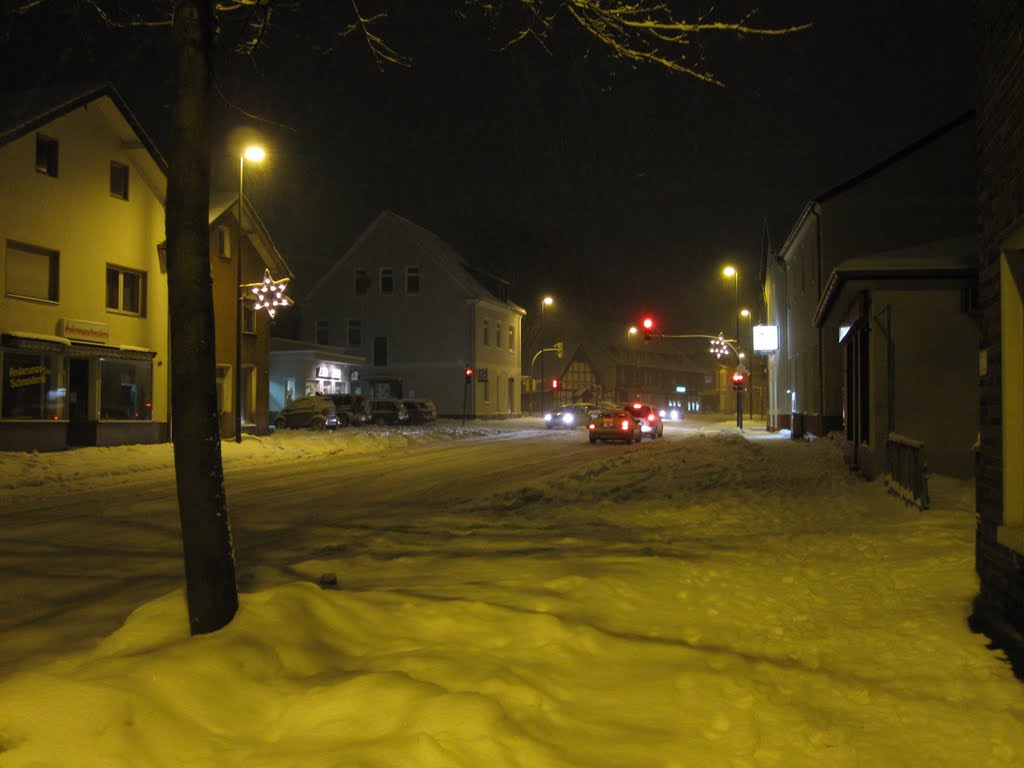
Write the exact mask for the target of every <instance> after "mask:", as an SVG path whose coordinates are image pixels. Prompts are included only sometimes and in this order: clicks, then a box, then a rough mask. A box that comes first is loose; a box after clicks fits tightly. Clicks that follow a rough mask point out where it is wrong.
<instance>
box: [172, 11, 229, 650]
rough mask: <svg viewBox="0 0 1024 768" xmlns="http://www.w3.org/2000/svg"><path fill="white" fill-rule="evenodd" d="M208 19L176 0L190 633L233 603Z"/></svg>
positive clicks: (176, 353)
mask: <svg viewBox="0 0 1024 768" xmlns="http://www.w3.org/2000/svg"><path fill="white" fill-rule="evenodd" d="M214 23H215V16H214V8H213V0H176V2H175V7H174V21H173V27H172V35H173V42H174V46H173V49H174V56H175V62H174V67H175V93H174V102H173V106H172V117H171V123H172V125H171V155H170V161H169V164H170V168H169V172H168V178H167V282H168V303H169V304H170V329H171V408H172V412H171V429H172V437H173V440H174V467H175V477H176V481H177V488H178V511H179V515H180V517H181V536H182V546H183V549H184V558H185V589H186V596H187V600H188V613H189V627H190V629H191V632H192V634H193V635H196V634H204V633H207V632H214V631H216V630H218V629H220V628H221V627H223V626H225V625H226V624H227V623H228V622H230V621H231V619H232V618H233V617H234V615H235V612H236V611H237V610H238V589H237V586H236V584H235V562H234V553H233V551H232V546H231V527H230V525H229V522H228V509H227V497H226V496H225V493H224V468H223V465H222V463H221V452H220V446H221V444H220V425H219V424H218V420H217V378H216V357H215V355H216V352H215V348H214V321H213V287H212V280H211V277H210V250H209V238H210V228H209V208H210V137H209V93H210V83H211V78H212V71H211V70H212V52H213V44H214ZM235 375H236V376H237V375H238V372H237V371H236V372H235Z"/></svg>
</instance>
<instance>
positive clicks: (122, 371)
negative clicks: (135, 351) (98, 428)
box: [100, 358, 153, 421]
mask: <svg viewBox="0 0 1024 768" xmlns="http://www.w3.org/2000/svg"><path fill="white" fill-rule="evenodd" d="M152 391H153V364H152V363H151V362H149V361H148V360H147V361H145V362H142V361H135V360H110V359H103V358H101V359H100V418H101V419H111V420H122V419H123V420H136V419H137V420H140V421H149V420H150V419H152V418H153V402H152V399H151V398H152Z"/></svg>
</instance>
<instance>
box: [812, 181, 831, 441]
mask: <svg viewBox="0 0 1024 768" xmlns="http://www.w3.org/2000/svg"><path fill="white" fill-rule="evenodd" d="M811 213H812V214H814V220H815V223H816V226H815V228H814V231H815V236H816V238H817V256H818V258H817V264H816V267H817V272H818V274H817V278H816V279H817V283H818V304H819V305H820V304H821V297H822V291H823V286H822V284H821V272H822V267H821V264H822V261H823V258H822V253H821V244H822V237H821V206H820V205H819V204H818V202H817V201H814V202H813V203H811ZM818 410H819V411H820V412H821V431H822V434H821V435H819V437H824V436H825V432H826V431H827V430H826V427H825V328H824V326H821V327H819V328H818Z"/></svg>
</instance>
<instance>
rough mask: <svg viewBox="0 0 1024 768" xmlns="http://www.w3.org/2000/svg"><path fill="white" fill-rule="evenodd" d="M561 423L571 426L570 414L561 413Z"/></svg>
mask: <svg viewBox="0 0 1024 768" xmlns="http://www.w3.org/2000/svg"><path fill="white" fill-rule="evenodd" d="M562 423H563V424H572V414H571V413H563V414H562Z"/></svg>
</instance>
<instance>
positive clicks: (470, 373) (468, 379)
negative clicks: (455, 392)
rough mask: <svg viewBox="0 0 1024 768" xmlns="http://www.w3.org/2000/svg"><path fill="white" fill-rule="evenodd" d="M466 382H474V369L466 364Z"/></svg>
mask: <svg viewBox="0 0 1024 768" xmlns="http://www.w3.org/2000/svg"><path fill="white" fill-rule="evenodd" d="M466 383H467V384H472V383H473V369H472V368H470V367H469V366H466Z"/></svg>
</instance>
